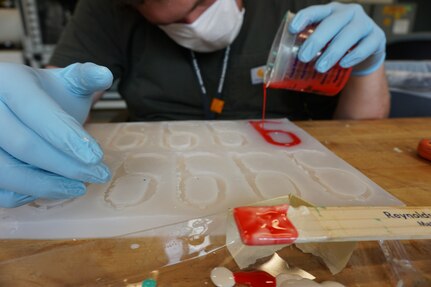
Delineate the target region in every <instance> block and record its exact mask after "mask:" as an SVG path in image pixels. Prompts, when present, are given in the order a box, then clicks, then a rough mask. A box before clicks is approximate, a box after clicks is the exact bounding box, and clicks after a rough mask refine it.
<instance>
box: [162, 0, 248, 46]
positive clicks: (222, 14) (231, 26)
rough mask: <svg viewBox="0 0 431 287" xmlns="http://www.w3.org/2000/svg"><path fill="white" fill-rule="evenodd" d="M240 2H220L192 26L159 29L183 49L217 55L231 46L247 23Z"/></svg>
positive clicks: (172, 26) (178, 25)
mask: <svg viewBox="0 0 431 287" xmlns="http://www.w3.org/2000/svg"><path fill="white" fill-rule="evenodd" d="M244 11H245V9H242V11H240V10H239V8H238V5H237V4H236V0H217V1H216V2H214V3H213V4H212V5H211V6H210V7H208V8H207V9H206V10H205V11H204V12H203V13H202V15H200V16H199V18H197V19H196V20H195V21H194V22H193V23H191V24H182V23H173V24H168V25H159V27H160V29H162V30H163V31H165V33H166V34H167V35H168V36H169V37H170V38H171V39H172V40H174V41H175V42H176V43H177V44H179V45H180V46H183V47H185V48H189V49H191V50H193V51H196V52H214V51H217V50H221V49H223V48H226V47H227V46H229V45H230V44H231V43H232V42H233V41H234V40H235V38H236V36H238V33H239V31H240V29H241V26H242V22H243V20H244Z"/></svg>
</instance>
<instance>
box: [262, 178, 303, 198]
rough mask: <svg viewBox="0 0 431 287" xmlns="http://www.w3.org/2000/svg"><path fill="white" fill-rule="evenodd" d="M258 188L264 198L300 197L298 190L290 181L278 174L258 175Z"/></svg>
mask: <svg viewBox="0 0 431 287" xmlns="http://www.w3.org/2000/svg"><path fill="white" fill-rule="evenodd" d="M255 181H256V186H257V188H258V189H259V191H260V193H261V194H262V196H263V197H264V198H273V197H279V196H285V195H288V194H295V195H298V193H297V189H296V188H295V186H294V185H293V183H292V182H291V181H290V179H289V178H288V177H287V176H286V175H285V174H282V173H278V172H261V173H259V174H257V175H256V179H255Z"/></svg>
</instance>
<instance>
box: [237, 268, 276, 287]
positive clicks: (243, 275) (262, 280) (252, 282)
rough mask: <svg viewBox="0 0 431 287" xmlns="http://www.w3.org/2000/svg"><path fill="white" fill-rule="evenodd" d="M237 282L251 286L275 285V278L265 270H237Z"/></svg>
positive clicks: (265, 286) (273, 286) (271, 286)
mask: <svg viewBox="0 0 431 287" xmlns="http://www.w3.org/2000/svg"><path fill="white" fill-rule="evenodd" d="M233 276H234V279H235V282H236V283H238V284H244V285H248V286H250V287H275V286H276V281H275V278H274V277H273V276H272V275H270V274H268V273H266V272H264V271H250V272H235V273H234V274H233Z"/></svg>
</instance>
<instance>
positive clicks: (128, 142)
mask: <svg viewBox="0 0 431 287" xmlns="http://www.w3.org/2000/svg"><path fill="white" fill-rule="evenodd" d="M144 141H145V136H144V135H143V134H125V135H121V136H119V137H117V138H116V139H115V141H114V143H113V145H114V146H115V147H116V148H117V149H120V150H124V149H130V148H134V147H137V146H139V145H141V144H142V143H143V142H144Z"/></svg>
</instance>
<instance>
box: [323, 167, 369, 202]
mask: <svg viewBox="0 0 431 287" xmlns="http://www.w3.org/2000/svg"><path fill="white" fill-rule="evenodd" d="M315 176H316V177H317V178H318V179H319V181H320V182H321V183H322V184H323V185H325V186H326V187H327V188H328V190H329V192H332V193H335V194H336V195H337V196H340V197H343V198H347V199H358V200H364V199H366V198H368V197H370V196H371V192H370V190H369V188H368V185H367V184H366V183H365V182H363V181H362V180H360V179H359V178H358V177H357V176H355V175H353V174H351V173H349V172H345V171H343V170H341V169H322V170H317V171H316V172H315Z"/></svg>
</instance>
